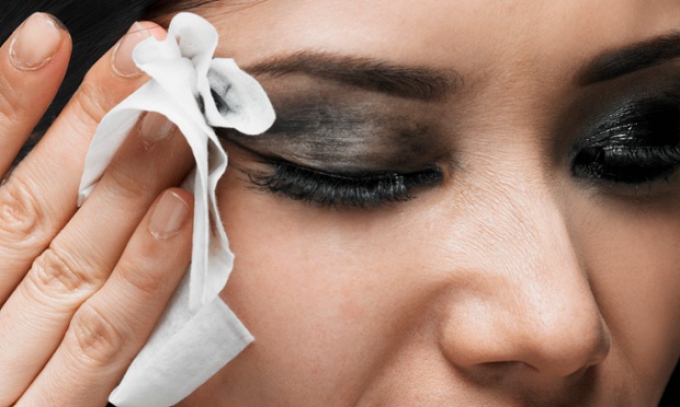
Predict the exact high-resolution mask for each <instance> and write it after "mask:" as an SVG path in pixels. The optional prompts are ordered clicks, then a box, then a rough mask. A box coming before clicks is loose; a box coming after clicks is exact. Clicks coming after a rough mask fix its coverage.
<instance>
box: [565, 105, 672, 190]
mask: <svg viewBox="0 0 680 407" xmlns="http://www.w3.org/2000/svg"><path fill="white" fill-rule="evenodd" d="M612 117H613V118H614V119H611V118H610V119H609V123H604V124H602V125H600V126H598V127H597V130H596V131H595V135H594V136H592V137H586V138H585V139H584V140H583V141H581V142H578V143H577V144H576V146H575V148H574V154H573V157H574V158H573V160H572V174H573V175H574V176H576V177H578V178H586V179H591V180H595V181H600V182H605V183H609V184H613V185H621V186H629V185H634V186H637V185H639V184H641V183H648V184H652V183H654V182H655V181H657V180H661V179H666V180H667V179H668V177H669V176H670V175H672V174H673V173H674V172H675V171H676V170H677V169H678V167H680V100H678V99H677V98H670V100H664V101H643V102H639V103H636V104H634V105H632V106H630V107H627V108H625V109H623V111H622V112H620V113H617V114H615V115H613V116H612Z"/></svg>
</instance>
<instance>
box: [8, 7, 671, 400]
mask: <svg viewBox="0 0 680 407" xmlns="http://www.w3.org/2000/svg"><path fill="white" fill-rule="evenodd" d="M213 1H216V0H125V1H121V0H0V43H4V42H5V40H6V39H7V38H8V37H9V36H10V35H11V33H12V31H13V30H14V29H15V28H16V27H18V26H19V25H20V24H21V23H22V22H23V21H24V20H25V19H26V18H27V17H28V16H29V15H31V14H32V13H33V12H36V11H43V12H46V13H50V14H52V15H54V16H56V17H57V18H59V19H60V20H61V21H62V22H63V23H64V24H65V25H66V27H67V28H68V30H69V32H70V34H71V37H72V38H73V56H72V58H71V63H70V65H69V69H68V73H67V75H66V78H65V79H64V83H63V84H62V87H61V89H60V91H59V93H58V95H57V97H56V99H55V100H54V103H52V105H51V106H50V108H49V110H48V111H47V113H46V114H45V117H43V120H42V121H41V122H40V124H39V125H38V127H37V128H36V131H35V132H34V134H35V136H34V137H31V140H29V142H28V143H27V145H26V147H25V148H24V152H23V154H22V156H23V155H24V154H25V153H26V152H27V151H29V150H30V148H31V147H32V146H33V145H35V143H36V142H37V141H38V140H39V138H40V135H41V134H42V133H43V132H44V130H45V129H46V128H47V127H48V126H49V124H50V123H51V122H52V121H53V120H54V119H55V118H56V117H57V115H58V114H59V112H60V111H61V109H62V108H63V106H64V105H65V104H66V102H67V101H68V100H69V98H70V97H71V95H72V94H73V92H75V90H76V88H77V87H78V85H79V84H80V82H81V81H82V79H83V77H84V75H85V73H86V72H87V71H88V69H89V68H90V67H91V66H92V64H94V62H95V61H96V60H97V59H99V58H100V57H101V56H102V55H103V54H104V53H105V52H106V51H107V50H108V49H109V48H111V47H112V46H113V45H114V44H115V43H116V41H118V39H120V37H121V36H122V35H123V34H124V33H125V32H126V31H127V30H128V28H129V27H130V26H131V25H132V24H133V23H134V22H135V21H138V20H142V19H144V20H155V19H159V18H160V17H162V16H165V15H168V14H172V13H175V12H179V11H183V10H188V9H191V8H195V7H199V6H201V5H204V4H207V3H211V2H213ZM678 397H680V366H678V367H676V369H675V372H674V373H673V376H672V378H671V380H670V382H669V383H668V385H667V387H666V392H665V393H664V397H663V399H662V400H661V403H660V404H659V407H671V406H673V405H676V404H672V402H671V400H677V398H678Z"/></svg>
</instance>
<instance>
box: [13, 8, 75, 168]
mask: <svg viewBox="0 0 680 407" xmlns="http://www.w3.org/2000/svg"><path fill="white" fill-rule="evenodd" d="M70 54H71V37H70V36H69V34H68V32H67V31H66V29H65V27H64V26H63V25H62V24H61V23H60V22H59V20H57V19H56V18H55V17H53V16H51V15H49V14H45V13H35V14H33V15H32V16H31V17H29V18H28V19H27V20H26V21H25V22H24V23H23V24H22V25H21V26H20V27H19V28H17V30H16V31H15V32H14V33H13V34H12V36H11V37H10V38H9V39H8V40H7V42H6V43H5V44H3V46H2V48H0V178H3V177H4V174H5V173H6V172H7V170H8V169H9V167H10V165H11V164H12V162H13V161H14V157H15V156H16V155H17V153H18V152H19V150H20V148H21V146H22V145H23V144H24V142H25V141H26V139H27V138H28V136H29V134H30V133H31V131H32V130H33V128H34V127H35V126H36V125H37V124H38V121H39V120H40V118H41V117H42V115H43V114H44V113H45V110H47V107H48V106H49V105H50V103H51V102H52V99H53V98H54V96H55V95H56V93H57V90H58V89H59V85H60V84H61V81H62V79H63V78H64V74H65V73H66V67H67V66H68V60H69V56H70Z"/></svg>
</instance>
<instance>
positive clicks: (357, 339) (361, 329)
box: [218, 174, 426, 405]
mask: <svg viewBox="0 0 680 407" xmlns="http://www.w3.org/2000/svg"><path fill="white" fill-rule="evenodd" d="M237 177H238V175H233V174H232V175H228V176H226V177H225V180H224V181H222V183H221V185H220V187H219V189H218V194H219V197H218V199H219V200H220V201H219V202H220V210H221V212H222V218H223V219H224V222H225V228H226V230H227V234H228V236H229V240H230V245H231V248H232V250H233V252H234V253H235V255H236V261H235V269H234V272H233V275H232V277H231V279H230V280H229V283H228V284H227V287H226V288H225V290H224V291H223V293H222V297H223V298H224V300H225V301H226V302H227V303H228V304H229V306H230V307H232V309H233V310H234V312H235V313H236V314H237V315H238V316H239V318H241V320H242V321H243V322H244V324H245V325H246V326H247V327H248V329H250V330H251V332H252V333H253V335H254V336H255V338H256V340H255V342H254V343H253V345H251V346H250V347H249V348H248V349H247V350H246V351H245V352H244V353H243V354H242V356H239V358H237V360H235V361H234V362H235V363H233V364H232V363H230V365H228V366H227V369H231V370H238V372H234V375H233V376H235V377H238V378H239V380H242V381H243V382H244V383H255V384H259V385H260V387H261V388H267V389H268V391H269V392H271V393H272V394H276V397H277V400H264V401H263V402H264V403H267V402H269V403H273V404H276V403H280V402H281V398H284V399H287V400H290V401H291V403H292V402H293V401H294V403H296V405H305V403H304V402H303V401H304V400H308V401H309V402H310V403H311V404H310V405H314V403H319V402H320V400H325V397H327V398H328V399H327V401H328V403H327V404H325V405H331V404H333V405H335V404H336V403H337V404H340V405H342V404H343V403H345V404H349V403H350V402H352V398H353V397H356V393H357V391H358V389H360V388H361V387H362V386H363V385H365V383H366V380H369V378H370V377H371V375H372V374H374V373H375V370H376V369H378V367H379V366H380V365H381V364H382V363H383V362H384V359H385V358H387V357H388V354H389V353H390V352H391V350H392V349H393V348H394V347H395V346H394V345H395V343H396V342H398V341H399V340H400V337H401V335H399V334H398V333H399V332H401V331H402V330H403V328H404V327H405V326H409V325H410V324H411V322H410V318H411V317H410V316H409V315H413V309H414V308H415V307H417V306H418V304H419V303H421V302H422V298H425V297H426V294H425V292H426V287H421V288H418V287H415V286H414V285H413V282H412V281H409V280H408V275H407V274H408V273H407V271H408V270H409V269H411V270H412V268H413V267H415V265H411V264H409V263H408V262H409V261H410V260H407V259H406V257H407V256H401V257H400V256H399V255H395V253H397V254H398V253H407V252H408V250H406V249H405V248H400V247H399V245H400V244H401V245H404V244H405V243H404V242H401V243H400V241H401V240H403V239H399V238H397V237H395V236H400V235H402V232H403V231H401V230H400V228H402V227H403V226H388V224H389V225H394V224H397V225H399V224H400V222H394V220H393V219H392V218H391V216H395V215H388V216H387V217H390V220H389V222H388V220H387V219H386V217H385V216H383V215H380V214H376V213H371V214H368V213H367V214H363V213H358V212H360V211H354V212H347V211H345V212H342V211H335V210H331V209H316V208H312V207H310V206H309V205H306V204H303V203H300V202H294V201H291V200H288V199H281V198H277V197H273V196H271V195H269V194H267V193H265V192H262V191H259V190H253V189H250V188H247V187H245V184H244V182H243V181H242V180H238V179H235V178H237ZM414 257H416V258H417V257H418V256H414ZM410 274H411V275H413V274H414V273H410ZM246 378H249V379H246ZM300 383H305V385H304V386H300ZM283 404H285V403H283ZM321 404H323V403H321Z"/></svg>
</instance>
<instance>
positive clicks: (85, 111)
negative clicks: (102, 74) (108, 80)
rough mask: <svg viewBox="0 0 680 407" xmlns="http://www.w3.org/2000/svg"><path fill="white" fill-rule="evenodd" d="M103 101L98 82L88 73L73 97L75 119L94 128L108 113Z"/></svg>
mask: <svg viewBox="0 0 680 407" xmlns="http://www.w3.org/2000/svg"><path fill="white" fill-rule="evenodd" d="M104 99H105V96H104V92H103V90H102V88H101V86H99V82H98V81H97V80H96V78H93V74H92V72H89V73H88V74H87V75H86V76H85V79H84V80H83V82H82V84H81V85H80V88H78V91H76V93H75V94H74V95H73V100H72V103H73V106H74V108H75V111H76V117H78V118H79V119H80V120H81V121H82V122H83V124H84V125H85V126H87V127H96V126H97V124H99V122H100V121H101V119H102V118H103V117H104V115H105V114H106V112H107V111H108V109H107V108H106V103H105V101H104Z"/></svg>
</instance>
